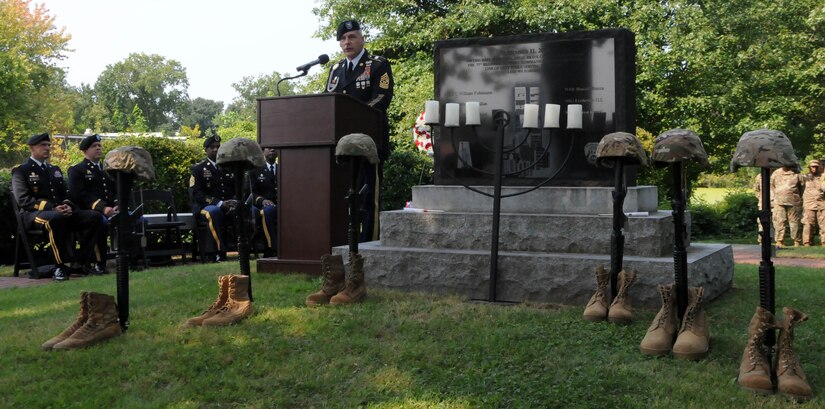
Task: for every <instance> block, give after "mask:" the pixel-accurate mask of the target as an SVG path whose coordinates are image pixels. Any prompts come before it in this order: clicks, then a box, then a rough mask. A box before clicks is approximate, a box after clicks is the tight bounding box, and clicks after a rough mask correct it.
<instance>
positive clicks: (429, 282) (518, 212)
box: [333, 186, 733, 308]
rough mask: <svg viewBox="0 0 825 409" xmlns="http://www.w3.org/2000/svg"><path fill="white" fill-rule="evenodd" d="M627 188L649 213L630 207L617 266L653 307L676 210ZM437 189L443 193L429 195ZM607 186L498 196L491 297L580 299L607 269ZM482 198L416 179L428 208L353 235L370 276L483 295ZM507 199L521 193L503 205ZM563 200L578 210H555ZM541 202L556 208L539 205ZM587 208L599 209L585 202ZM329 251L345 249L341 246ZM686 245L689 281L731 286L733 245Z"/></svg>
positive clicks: (666, 270)
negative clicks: (365, 238) (359, 237)
mask: <svg viewBox="0 0 825 409" xmlns="http://www.w3.org/2000/svg"><path fill="white" fill-rule="evenodd" d="M508 189H509V190H516V189H519V188H512V187H510V188H508ZM632 189H634V190H635V191H636V193H635V194H634V195H637V196H638V197H646V198H647V199H645V200H637V201H631V203H630V204H629V203H628V202H625V211H626V212H650V213H649V214H648V215H647V216H639V217H632V218H631V219H630V220H629V222H628V224H627V225H626V228H625V236H626V238H627V244H626V246H625V256H624V258H623V261H624V262H623V266H624V268H626V269H635V270H636V271H637V273H638V279H637V282H636V284H635V285H634V286H633V287H632V288H631V290H630V296H631V300H632V302H633V304H634V305H637V306H644V307H649V308H656V307H658V306H659V305H660V299H659V295H658V292H657V290H656V285H657V284H665V283H673V282H674V264H673V255H672V249H673V240H674V235H673V218H672V215H671V214H670V213H669V212H660V211H657V210H656V209H655V208H651V206H650V203H649V202H650V196H651V195H652V196H653V197H656V191H655V189H656V188H655V187H651V186H642V187H638V188H632ZM436 191H440V192H441V193H442V194H440V195H439V194H435V195H434V194H433V193H434V192H436ZM610 191H612V189H611V188H601V187H594V188H564V187H551V188H540V189H538V190H537V191H536V192H534V193H535V194H534V193H530V194H527V195H524V196H519V197H516V198H507V199H503V200H502V208H503V209H506V210H507V211H508V212H507V213H505V212H504V211H502V218H501V220H502V223H501V229H500V241H501V243H500V251H499V258H498V280H497V281H498V283H497V286H496V293H497V297H496V301H507V302H523V301H531V302H543V303H560V304H571V305H584V304H585V303H587V301H588V299H589V298H590V296H591V295H592V294H593V292H594V290H595V285H596V284H595V274H594V273H595V269H596V267H598V266H599V265H602V266H605V268H606V269H608V270H609V269H610V248H609V243H610V234H611V224H610V220H611V219H610V217H608V216H606V215H604V213H605V212H606V211H607V209H608V208H607V207H606V206H604V204H603V203H602V202H604V201H605V200H606V199H607V198H608V197H609V192H610ZM651 191H652V192H651ZM420 194H423V195H424V196H421V197H423V199H419V195H420ZM473 196H476V197H475V198H473ZM594 198H596V199H595V201H594ZM484 199H486V198H484V197H483V196H481V195H478V194H476V193H473V192H470V191H468V190H466V189H465V188H463V187H460V186H438V187H435V188H433V187H432V186H421V187H414V188H413V206H415V207H422V208H423V207H424V206H423V205H421V204H426V205H427V207H426V208H427V209H428V212H415V211H393V212H382V213H381V238H382V239H381V241H375V242H369V243H361V244H360V245H359V251H360V252H361V253H362V254H363V255H364V260H365V274H366V279H367V283H368V286H375V287H383V288H391V289H400V290H410V291H422V292H428V293H437V294H458V295H461V296H465V297H467V298H469V299H487V298H488V294H489V272H490V237H491V236H490V233H491V230H490V220H491V216H492V215H491V212H489V211H488V212H486V213H485V212H479V211H478V210H479V209H478V205H477V202H478V201H479V200H484ZM508 201H520V202H521V203H519V204H511V205H509V206H507V207H505V206H504V204H505V203H507V202H508ZM560 201H564V202H565V206H564V207H567V206H571V207H572V208H574V209H576V210H575V211H574V212H568V213H564V214H560V213H559V212H560V210H559V208H558V202H560ZM549 202H552V203H555V204H549ZM435 206H439V207H442V208H444V209H449V210H448V211H445V210H444V209H438V208H436V207H435ZM542 207H544V208H550V209H553V210H554V211H553V212H547V213H541V212H537V210H539V209H541V208H542ZM585 208H586V209H589V210H590V212H593V213H596V214H593V213H589V212H587V213H586V212H583V211H582V210H583V209H585ZM640 209H645V210H640ZM668 249H669V251H668ZM333 252H334V253H338V254H343V255H344V257H345V258H346V257H347V252H348V247H347V246H340V247H336V248H334V249H333ZM687 255H688V283H689V285H690V286H702V287H705V299H706V300H707V301H710V300H713V299H715V298H716V297H718V296H720V295H721V294H722V293H724V292H725V291H727V290H728V289H729V288H730V287H731V286H732V284H733V250H732V248H731V246H730V245H726V244H693V245H691V246H690V247H688V249H687Z"/></svg>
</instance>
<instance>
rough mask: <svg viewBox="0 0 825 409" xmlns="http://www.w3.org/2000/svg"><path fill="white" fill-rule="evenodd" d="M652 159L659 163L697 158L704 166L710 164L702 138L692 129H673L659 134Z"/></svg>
mask: <svg viewBox="0 0 825 409" xmlns="http://www.w3.org/2000/svg"><path fill="white" fill-rule="evenodd" d="M651 159H653V162H656V163H657V164H658V165H664V164H666V163H674V162H684V161H688V160H695V161H696V162H699V164H700V165H702V166H707V165H708V154H707V152H705V147H704V146H703V145H702V140H701V139H699V135H696V133H695V132H693V131H691V130H690V129H679V128H677V129H671V130H669V131H665V132H663V133H662V134H661V135H659V136H657V137H656V142H654V143H653V155H652V156H651Z"/></svg>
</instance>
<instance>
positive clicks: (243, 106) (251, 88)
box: [226, 71, 295, 122]
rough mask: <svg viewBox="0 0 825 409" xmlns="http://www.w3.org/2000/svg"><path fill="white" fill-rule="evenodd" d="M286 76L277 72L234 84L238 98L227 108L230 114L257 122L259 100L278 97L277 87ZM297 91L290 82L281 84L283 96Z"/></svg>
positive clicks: (245, 78) (249, 77) (244, 79)
mask: <svg viewBox="0 0 825 409" xmlns="http://www.w3.org/2000/svg"><path fill="white" fill-rule="evenodd" d="M283 77H285V75H283V74H281V73H279V72H277V71H275V72H273V73H272V74H269V75H259V76H257V77H253V76H247V77H243V79H241V81H240V82H236V83H233V84H232V88H235V91H236V92H237V93H238V96H237V97H235V99H233V100H232V103H230V104H229V106H228V107H226V110H227V111H228V112H235V113H238V114H240V116H241V117H242V118H244V119H246V120H249V121H253V122H254V121H256V120H257V115H256V112H257V110H258V103H257V101H256V99H257V98H264V97H274V96H277V95H278V92H277V89H276V85H277V84H278V81H280V80H281V78H283ZM294 93H295V91H294V90H293V85H292V84H291V83H290V82H289V81H284V82H282V83H281V95H292V94H294Z"/></svg>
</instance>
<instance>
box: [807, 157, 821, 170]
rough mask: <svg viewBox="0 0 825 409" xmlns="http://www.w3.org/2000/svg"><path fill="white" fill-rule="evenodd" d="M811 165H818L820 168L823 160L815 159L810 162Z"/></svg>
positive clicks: (809, 165)
mask: <svg viewBox="0 0 825 409" xmlns="http://www.w3.org/2000/svg"><path fill="white" fill-rule="evenodd" d="M811 166H816V167H818V168H821V167H822V162H820V161H818V160H816V159H814V160H812V161H810V162H808V167H811Z"/></svg>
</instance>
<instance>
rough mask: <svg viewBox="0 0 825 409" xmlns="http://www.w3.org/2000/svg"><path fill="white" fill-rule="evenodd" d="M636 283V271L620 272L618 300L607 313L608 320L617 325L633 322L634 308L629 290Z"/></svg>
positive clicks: (615, 300) (616, 299) (614, 301)
mask: <svg viewBox="0 0 825 409" xmlns="http://www.w3.org/2000/svg"><path fill="white" fill-rule="evenodd" d="M635 282H636V271H634V270H622V271H620V272H619V283H618V286H617V287H618V290H617V291H616V298H615V299H614V300H613V303H612V304H610V311H608V313H607V320H608V321H610V322H613V323H616V324H630V323H631V322H632V321H633V307H631V306H630V298H629V297H628V295H627V290H628V289H629V288H630V286H632V285H633V283H635Z"/></svg>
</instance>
